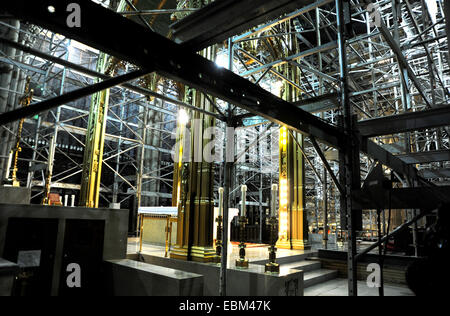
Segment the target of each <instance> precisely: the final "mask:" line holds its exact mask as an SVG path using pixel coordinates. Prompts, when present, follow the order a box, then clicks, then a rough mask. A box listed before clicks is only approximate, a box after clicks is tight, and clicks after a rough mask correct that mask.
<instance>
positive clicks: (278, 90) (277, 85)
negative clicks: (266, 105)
mask: <svg viewBox="0 0 450 316" xmlns="http://www.w3.org/2000/svg"><path fill="white" fill-rule="evenodd" d="M283 85H284V84H283V81H277V82H275V83H274V84H273V88H274V89H275V92H276V93H281V90H282V89H283Z"/></svg>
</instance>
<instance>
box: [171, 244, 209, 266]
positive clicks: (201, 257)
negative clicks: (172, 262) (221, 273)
mask: <svg viewBox="0 0 450 316" xmlns="http://www.w3.org/2000/svg"><path fill="white" fill-rule="evenodd" d="M190 257H191V259H192V261H195V262H203V263H205V262H214V261H215V258H216V250H215V249H214V248H212V247H192V249H191V254H190ZM170 258H172V259H178V260H184V261H188V260H189V251H188V247H186V246H184V247H178V246H176V247H175V248H174V249H173V250H172V251H171V252H170Z"/></svg>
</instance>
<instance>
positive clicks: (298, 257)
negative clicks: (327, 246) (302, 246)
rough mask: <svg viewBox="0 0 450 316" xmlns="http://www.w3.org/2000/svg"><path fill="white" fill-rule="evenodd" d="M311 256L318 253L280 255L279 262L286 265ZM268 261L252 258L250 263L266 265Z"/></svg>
mask: <svg viewBox="0 0 450 316" xmlns="http://www.w3.org/2000/svg"><path fill="white" fill-rule="evenodd" d="M311 256H317V252H316V253H314V252H308V253H304V254H298V255H293V256H287V257H278V256H277V263H278V264H280V265H285V264H288V263H294V262H300V261H304V260H306V259H307V258H309V257H311ZM268 262H269V260H268V259H265V260H257V261H252V260H250V263H252V264H259V265H265V264H266V263H268Z"/></svg>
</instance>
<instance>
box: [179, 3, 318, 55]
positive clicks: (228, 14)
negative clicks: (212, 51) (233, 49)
mask: <svg viewBox="0 0 450 316" xmlns="http://www.w3.org/2000/svg"><path fill="white" fill-rule="evenodd" d="M312 2H314V0H296V1H295V0H251V1H248V0H247V1H242V0H221V1H215V2H212V3H211V4H209V5H207V6H206V7H204V8H202V9H201V10H199V11H197V12H195V13H193V14H191V15H189V16H187V17H186V18H184V19H182V20H180V21H179V22H177V23H175V24H173V25H172V26H171V29H172V31H173V35H174V38H175V39H176V40H177V42H178V43H183V44H184V45H185V46H187V47H190V48H195V49H198V50H200V49H202V48H206V47H208V46H211V45H213V44H217V43H220V42H222V41H224V40H226V39H228V38H230V37H232V36H235V35H237V34H240V33H241V32H244V31H247V30H249V29H251V28H252V27H255V26H257V25H260V24H262V23H265V22H267V21H270V20H272V19H277V18H279V17H280V16H282V15H283V14H285V13H288V12H292V11H294V10H296V9H299V8H301V7H302V6H305V5H308V4H310V3H312Z"/></svg>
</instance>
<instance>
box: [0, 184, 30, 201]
mask: <svg viewBox="0 0 450 316" xmlns="http://www.w3.org/2000/svg"><path fill="white" fill-rule="evenodd" d="M30 200H31V189H30V188H21V187H10V186H0V203H4V204H23V205H28V204H30Z"/></svg>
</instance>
